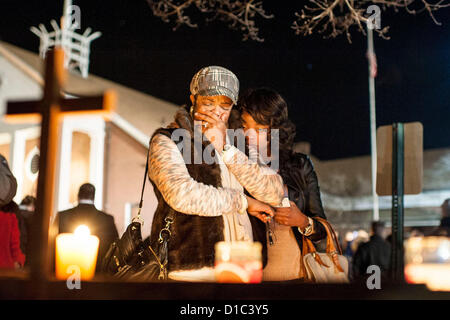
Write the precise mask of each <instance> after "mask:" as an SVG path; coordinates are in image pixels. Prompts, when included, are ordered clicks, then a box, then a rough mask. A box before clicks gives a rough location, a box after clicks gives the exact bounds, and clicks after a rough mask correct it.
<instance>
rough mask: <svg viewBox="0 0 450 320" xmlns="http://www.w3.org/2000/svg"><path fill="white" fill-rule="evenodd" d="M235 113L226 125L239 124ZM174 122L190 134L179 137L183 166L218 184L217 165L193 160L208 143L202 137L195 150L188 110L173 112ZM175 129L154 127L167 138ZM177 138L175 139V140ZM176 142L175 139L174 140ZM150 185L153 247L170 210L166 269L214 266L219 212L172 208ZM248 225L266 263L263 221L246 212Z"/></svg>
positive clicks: (219, 231)
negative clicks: (187, 157)
mask: <svg viewBox="0 0 450 320" xmlns="http://www.w3.org/2000/svg"><path fill="white" fill-rule="evenodd" d="M239 119H240V116H239V113H238V112H237V111H235V110H233V111H232V113H231V115H230V119H229V121H228V124H229V127H230V128H237V127H239ZM175 122H176V123H177V124H178V126H179V127H180V128H183V129H186V130H187V131H188V132H189V133H190V135H191V140H190V141H184V140H182V142H181V143H182V144H184V143H190V144H191V146H190V147H191V149H190V150H192V151H193V152H192V153H191V160H192V161H191V164H186V168H187V170H188V172H189V174H190V175H191V177H192V178H193V179H194V180H196V181H198V182H201V183H204V184H206V185H211V186H214V187H221V186H222V181H221V175H220V166H219V164H217V163H215V162H214V163H213V164H206V163H201V164H194V161H193V159H194V157H195V154H196V153H198V152H201V154H203V151H204V150H205V148H207V147H208V146H209V145H210V142H209V141H207V140H206V141H203V143H202V150H196V149H195V145H194V139H193V137H194V132H193V131H194V125H193V120H192V118H191V116H190V115H189V113H188V111H187V110H186V109H184V108H181V109H180V110H179V111H178V112H177V113H176V115H175ZM174 130H175V129H168V128H160V129H158V130H156V131H155V133H154V134H153V136H152V138H153V137H154V136H155V135H156V134H163V135H165V136H167V137H169V138H171V136H172V132H173V131H174ZM176 142H177V141H176ZM177 143H178V142H177ZM183 148H184V147H183ZM213 152H214V151H213ZM151 182H152V184H153V189H154V191H155V195H156V197H157V199H158V207H157V209H156V211H155V214H154V217H153V223H152V230H151V234H150V243H151V244H152V246H153V247H154V248H156V247H157V242H158V237H159V232H160V231H161V229H162V228H164V226H165V222H164V219H165V217H166V216H167V215H168V214H169V212H171V211H172V212H174V222H173V224H172V226H171V233H172V234H171V238H170V241H169V247H168V248H169V265H168V269H169V272H170V271H174V270H189V269H200V268H203V267H213V266H214V260H215V259H214V246H215V244H216V242H218V241H223V240H224V236H223V231H224V224H223V218H222V216H218V217H202V216H197V215H188V214H184V213H181V212H178V211H175V210H174V209H172V208H171V207H170V206H169V205H168V204H167V202H166V201H165V200H164V198H163V196H162V194H161V192H160V191H159V190H158V188H157V187H156V186H155V184H154V183H153V181H151ZM249 218H250V223H251V225H252V232H253V239H254V241H259V242H261V243H262V244H263V252H262V254H263V266H265V265H266V263H267V246H266V230H265V224H264V223H262V222H261V221H260V220H258V219H257V218H255V217H253V216H249Z"/></svg>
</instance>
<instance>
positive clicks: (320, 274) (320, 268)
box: [302, 217, 349, 283]
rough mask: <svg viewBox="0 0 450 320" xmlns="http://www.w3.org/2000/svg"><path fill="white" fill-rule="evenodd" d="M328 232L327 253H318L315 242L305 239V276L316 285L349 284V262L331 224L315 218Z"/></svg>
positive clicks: (303, 251)
mask: <svg viewBox="0 0 450 320" xmlns="http://www.w3.org/2000/svg"><path fill="white" fill-rule="evenodd" d="M314 219H315V220H317V221H318V222H319V223H321V224H322V225H323V226H324V227H325V230H326V232H327V249H326V252H325V253H322V252H317V250H316V248H315V246H314V244H313V242H312V241H311V240H310V239H308V237H305V236H304V237H303V250H302V256H303V257H302V258H303V274H304V275H306V279H307V280H308V281H310V282H315V283H348V282H349V280H348V260H347V258H346V257H344V256H343V255H342V249H341V246H340V245H339V241H337V237H336V233H335V232H334V230H333V228H332V227H331V225H330V223H329V222H328V221H327V220H325V219H323V218H319V217H314Z"/></svg>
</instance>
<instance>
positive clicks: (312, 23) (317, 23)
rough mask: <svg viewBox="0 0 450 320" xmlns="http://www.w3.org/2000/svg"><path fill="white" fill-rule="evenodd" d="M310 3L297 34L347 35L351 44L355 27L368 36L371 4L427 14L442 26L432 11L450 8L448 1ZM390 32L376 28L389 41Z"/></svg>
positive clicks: (312, 0)
mask: <svg viewBox="0 0 450 320" xmlns="http://www.w3.org/2000/svg"><path fill="white" fill-rule="evenodd" d="M308 2H309V3H308V4H307V5H305V7H304V9H302V10H301V13H298V12H296V13H295V16H296V17H297V19H296V20H295V21H294V23H293V25H292V28H293V29H294V30H295V33H296V34H297V35H302V36H307V35H311V34H313V33H314V32H317V33H319V34H323V36H324V38H335V37H337V36H339V35H342V34H345V35H346V36H347V40H348V41H349V42H350V43H351V36H350V29H351V28H352V27H355V28H356V29H357V30H358V31H359V32H361V33H363V34H364V35H365V34H366V32H365V30H366V25H367V24H368V23H369V17H368V15H366V10H367V8H368V7H369V6H370V5H378V6H379V8H380V10H381V8H382V9H384V10H386V9H387V8H392V9H394V10H395V11H398V10H399V9H405V11H406V12H407V13H410V14H417V13H420V12H423V11H426V12H428V14H429V15H430V17H431V18H432V19H433V21H434V22H435V23H436V24H438V25H440V23H439V22H438V21H437V20H436V18H435V16H434V14H433V12H435V11H436V10H439V9H441V8H445V7H449V6H450V3H448V1H447V0H437V2H435V3H430V2H429V0H359V1H358V0H309V1H308ZM446 2H447V3H446ZM388 30H389V27H388V26H386V27H384V28H382V29H381V28H376V29H374V31H375V32H376V33H377V34H378V35H379V36H380V37H382V38H384V39H389V37H388V36H387V32H388Z"/></svg>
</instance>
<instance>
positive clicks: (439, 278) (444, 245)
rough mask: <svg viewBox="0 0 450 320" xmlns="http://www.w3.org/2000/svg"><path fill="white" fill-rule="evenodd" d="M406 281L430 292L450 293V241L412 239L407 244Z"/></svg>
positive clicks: (429, 238)
mask: <svg viewBox="0 0 450 320" xmlns="http://www.w3.org/2000/svg"><path fill="white" fill-rule="evenodd" d="M405 258H406V259H405V260H406V265H405V280H406V282H409V283H424V284H426V286H427V287H428V289H430V290H436V291H450V239H449V238H447V237H412V238H410V239H408V240H407V241H406V243H405Z"/></svg>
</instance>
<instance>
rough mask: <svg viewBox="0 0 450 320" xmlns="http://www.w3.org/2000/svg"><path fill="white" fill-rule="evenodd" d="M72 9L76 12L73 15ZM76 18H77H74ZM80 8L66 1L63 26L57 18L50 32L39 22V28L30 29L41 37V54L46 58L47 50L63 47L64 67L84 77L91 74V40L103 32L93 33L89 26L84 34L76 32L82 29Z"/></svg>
mask: <svg viewBox="0 0 450 320" xmlns="http://www.w3.org/2000/svg"><path fill="white" fill-rule="evenodd" d="M72 10H74V12H75V14H74V15H72ZM73 18H75V19H73ZM79 20H80V9H79V7H78V6H72V1H70V0H66V1H64V12H63V17H62V18H61V27H60V26H59V25H58V24H57V23H56V21H55V20H51V21H50V24H51V25H52V27H53V31H51V32H49V31H47V29H46V28H45V26H44V25H43V24H42V23H41V24H39V29H38V28H36V27H31V28H30V30H31V32H33V33H34V34H35V35H37V36H38V37H39V38H40V40H41V41H40V45H39V55H40V56H41V58H42V59H45V55H46V53H47V51H48V50H49V49H51V48H54V47H62V48H63V50H64V53H65V58H64V68H66V69H68V70H70V71H77V70H78V71H79V73H81V76H82V77H83V78H87V77H88V74H89V54H90V47H91V42H92V41H93V40H95V39H97V38H98V37H100V36H101V35H102V34H101V32H99V31H97V32H94V33H92V34H91V32H92V29H91V28H87V29H86V30H85V31H84V33H83V34H79V33H76V32H75V30H76V29H80V21H79Z"/></svg>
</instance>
